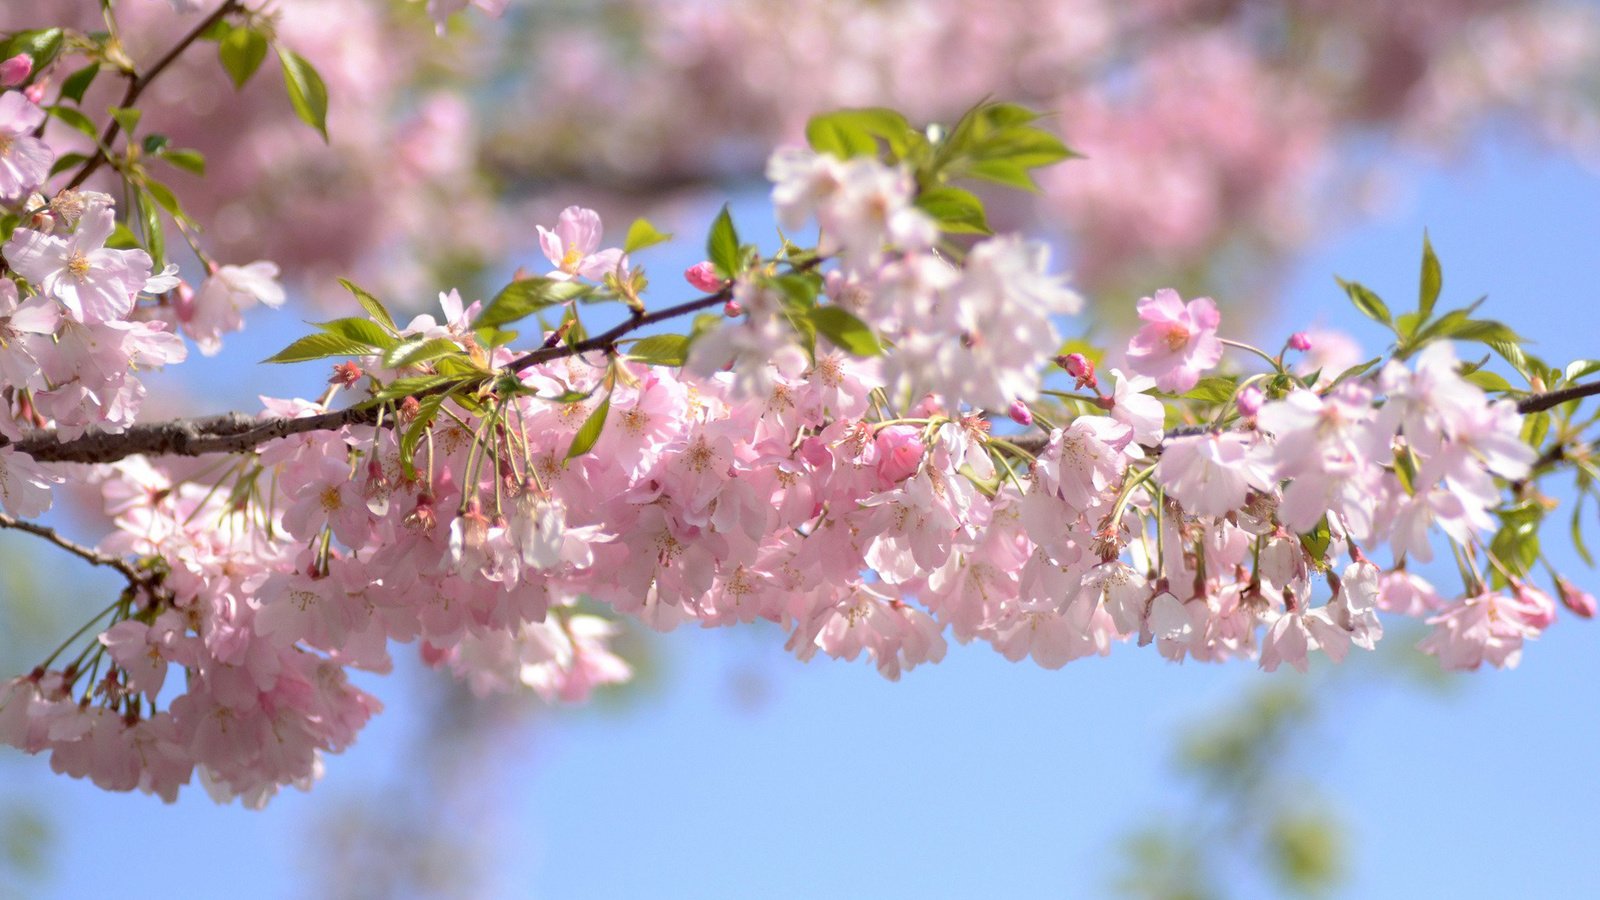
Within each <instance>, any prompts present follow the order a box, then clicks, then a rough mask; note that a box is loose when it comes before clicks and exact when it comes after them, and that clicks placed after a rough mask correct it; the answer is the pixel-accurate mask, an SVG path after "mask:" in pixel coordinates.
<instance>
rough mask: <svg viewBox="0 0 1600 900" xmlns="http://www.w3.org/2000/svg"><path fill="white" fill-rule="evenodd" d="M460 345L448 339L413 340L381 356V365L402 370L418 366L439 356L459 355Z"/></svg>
mask: <svg viewBox="0 0 1600 900" xmlns="http://www.w3.org/2000/svg"><path fill="white" fill-rule="evenodd" d="M460 352H461V345H459V344H457V343H456V342H455V341H452V340H450V339H449V338H444V337H436V338H428V339H427V340H421V339H415V340H410V341H406V342H405V343H403V344H398V345H396V346H395V347H394V348H393V349H391V350H390V351H389V352H388V353H385V354H384V355H383V364H384V366H385V367H387V368H390V369H404V368H405V367H406V366H415V365H420V364H421V363H425V362H431V361H433V360H436V359H438V358H439V357H441V356H449V355H451V354H455V353H460Z"/></svg>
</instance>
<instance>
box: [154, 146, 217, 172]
mask: <svg viewBox="0 0 1600 900" xmlns="http://www.w3.org/2000/svg"><path fill="white" fill-rule="evenodd" d="M156 156H157V157H158V158H160V159H163V160H165V161H166V162H168V163H171V164H172V165H173V166H175V167H177V168H179V169H182V170H184V171H185V172H188V173H190V174H192V175H205V174H206V158H205V155H204V154H202V153H201V152H200V151H199V150H189V149H177V150H162V151H161V152H160V153H157V154H156Z"/></svg>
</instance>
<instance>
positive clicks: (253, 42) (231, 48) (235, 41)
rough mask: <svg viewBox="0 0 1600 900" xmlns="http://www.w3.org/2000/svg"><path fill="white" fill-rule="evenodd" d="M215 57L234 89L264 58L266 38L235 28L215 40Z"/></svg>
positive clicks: (241, 84) (265, 54)
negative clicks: (220, 38) (226, 73)
mask: <svg viewBox="0 0 1600 900" xmlns="http://www.w3.org/2000/svg"><path fill="white" fill-rule="evenodd" d="M217 58H218V59H220V60H221V61H222V68H224V69H226V70H227V72H228V78H230V79H232V81H233V87H234V90H238V89H240V88H243V87H244V86H245V84H246V83H247V82H249V80H250V77H251V76H252V75H255V74H256V70H257V69H260V68H261V63H262V62H263V61H264V60H266V58H267V39H266V37H265V36H263V35H262V34H261V32H259V31H257V30H255V29H254V28H235V29H233V30H232V31H229V32H228V34H227V36H225V37H224V38H223V39H222V40H221V41H218V42H217ZM315 74H316V73H315V72H313V73H312V75H315ZM290 90H291V91H292V90H293V88H291V89H290ZM324 102H326V101H324ZM296 111H298V109H297V110H296ZM301 118H302V119H304V118H305V116H303V115H302V116H301ZM319 130H320V129H319Z"/></svg>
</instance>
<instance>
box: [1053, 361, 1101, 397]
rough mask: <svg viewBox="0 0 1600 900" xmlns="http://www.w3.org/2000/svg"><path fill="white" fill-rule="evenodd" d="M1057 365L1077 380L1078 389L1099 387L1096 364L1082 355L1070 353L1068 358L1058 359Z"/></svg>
mask: <svg viewBox="0 0 1600 900" xmlns="http://www.w3.org/2000/svg"><path fill="white" fill-rule="evenodd" d="M1056 365H1058V366H1060V367H1061V368H1063V369H1066V370H1067V374H1068V375H1071V376H1072V377H1073V378H1075V379H1077V382H1078V383H1077V387H1079V388H1086V387H1094V388H1098V387H1099V384H1100V382H1099V379H1098V378H1096V377H1095V373H1094V363H1093V362H1092V361H1090V359H1089V357H1087V356H1084V355H1083V354H1082V353H1069V354H1067V355H1066V356H1058V357H1056Z"/></svg>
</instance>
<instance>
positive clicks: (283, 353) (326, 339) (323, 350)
mask: <svg viewBox="0 0 1600 900" xmlns="http://www.w3.org/2000/svg"><path fill="white" fill-rule="evenodd" d="M373 352H374V351H373V348H372V347H371V346H370V345H368V344H364V343H362V342H361V341H353V340H351V339H350V338H347V337H345V336H343V335H339V334H329V333H326V332H323V333H320V334H308V335H306V336H305V337H303V338H301V339H299V340H297V341H295V342H294V343H292V344H290V345H289V346H287V347H285V348H283V349H282V350H279V351H278V352H277V353H274V354H273V355H271V356H269V357H267V358H266V359H264V360H262V362H269V363H295V362H306V361H307V360H313V359H327V358H328V357H330V356H371V355H372V354H373Z"/></svg>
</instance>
